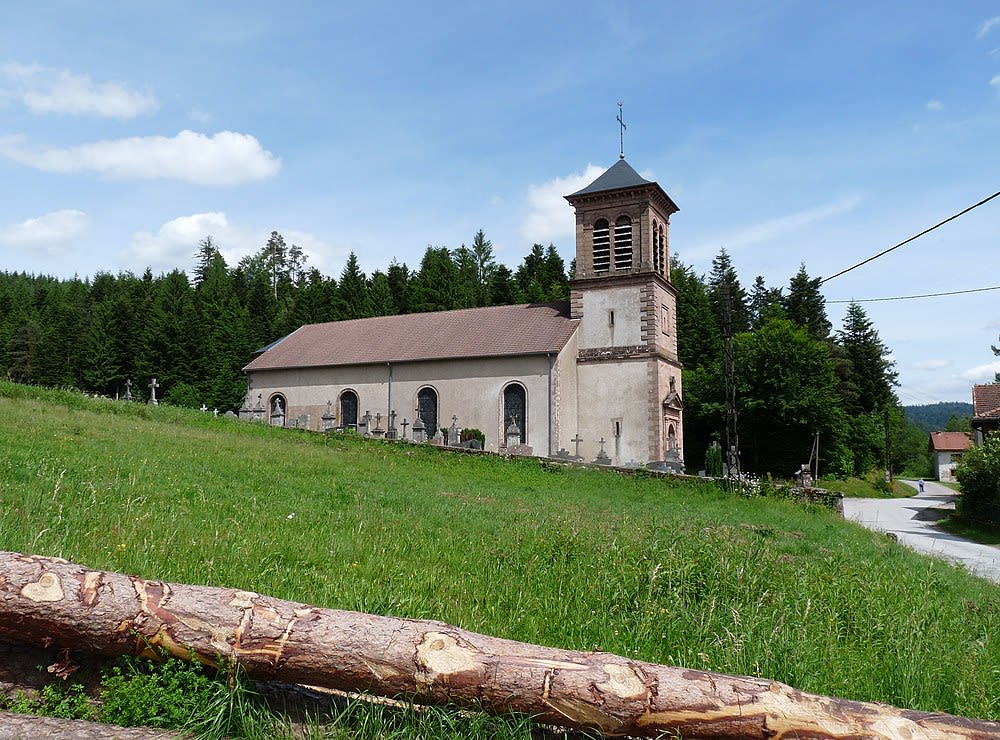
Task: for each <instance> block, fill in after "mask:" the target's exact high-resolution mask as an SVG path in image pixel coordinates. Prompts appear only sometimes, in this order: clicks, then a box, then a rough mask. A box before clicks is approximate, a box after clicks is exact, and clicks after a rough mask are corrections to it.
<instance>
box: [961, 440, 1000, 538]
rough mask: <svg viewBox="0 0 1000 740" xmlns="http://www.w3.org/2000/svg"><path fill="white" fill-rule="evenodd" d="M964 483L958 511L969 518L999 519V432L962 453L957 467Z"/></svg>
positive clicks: (989, 520)
mask: <svg viewBox="0 0 1000 740" xmlns="http://www.w3.org/2000/svg"><path fill="white" fill-rule="evenodd" d="M955 477H956V478H958V482H959V483H961V484H962V495H961V497H960V498H959V514H960V515H961V516H962V517H964V518H966V519H975V520H978V521H984V522H992V523H998V522H1000V434H991V435H988V436H987V437H986V439H985V440H984V441H983V443H982V444H981V445H979V446H978V447H972V448H970V449H969V450H967V451H966V452H965V454H964V455H962V459H961V460H959V462H958V466H957V467H956V468H955Z"/></svg>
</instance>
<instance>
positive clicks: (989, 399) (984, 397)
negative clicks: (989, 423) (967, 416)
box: [972, 383, 1000, 419]
mask: <svg viewBox="0 0 1000 740" xmlns="http://www.w3.org/2000/svg"><path fill="white" fill-rule="evenodd" d="M972 416H973V418H980V419H983V418H985V419H995V418H997V417H1000V383H986V384H985V385H974V386H972Z"/></svg>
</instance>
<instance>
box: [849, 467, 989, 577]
mask: <svg viewBox="0 0 1000 740" xmlns="http://www.w3.org/2000/svg"><path fill="white" fill-rule="evenodd" d="M903 482H904V483H908V484H909V485H911V486H913V487H914V488H916V487H917V482H916V481H903ZM954 508H955V492H954V491H952V490H951V489H950V488H948V487H947V486H942V485H941V484H940V483H935V482H934V481H925V482H924V492H923V493H918V494H917V495H915V496H912V497H910V498H845V499H844V517H845V518H847V519H850V520H851V521H855V522H858V523H859V524H861V525H863V526H865V527H867V528H868V529H874V530H876V531H878V532H891V533H892V534H895V535H896V537H898V538H899V541H900V542H902V543H903V544H905V545H907V546H908V547H910V548H912V549H914V550H916V551H917V552H922V553H927V554H929V555H935V556H937V557H940V558H944V559H945V560H950V561H952V562H956V563H961V564H962V565H964V566H965V567H966V568H968V569H969V570H970V571H972V572H973V573H975V574H977V575H979V576H982V577H983V578H988V579H990V580H991V581H993V582H994V583H1000V548H998V547H993V546H991V545H980V544H978V543H975V542H970V541H969V540H965V539H962V538H961V537H956V536H955V535H953V534H949V533H948V532H945V531H944V530H943V529H939V528H938V527H936V526H934V522H935V521H936V520H938V519H940V518H941V517H942V516H943V515H944V514H943V513H942V512H941V510H942V509H943V510H954Z"/></svg>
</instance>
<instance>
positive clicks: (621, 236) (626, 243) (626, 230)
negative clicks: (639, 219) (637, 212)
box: [615, 216, 632, 270]
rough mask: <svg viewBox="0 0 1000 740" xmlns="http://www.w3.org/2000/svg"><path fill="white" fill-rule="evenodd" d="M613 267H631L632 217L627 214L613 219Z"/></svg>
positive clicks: (620, 268)
mask: <svg viewBox="0 0 1000 740" xmlns="http://www.w3.org/2000/svg"><path fill="white" fill-rule="evenodd" d="M615 269H616V270H631V269H632V219H630V218H629V217H628V216H620V217H619V218H618V220H617V221H615Z"/></svg>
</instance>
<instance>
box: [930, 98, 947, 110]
mask: <svg viewBox="0 0 1000 740" xmlns="http://www.w3.org/2000/svg"><path fill="white" fill-rule="evenodd" d="M927 110H944V103H942V102H941V101H940V100H928V101H927Z"/></svg>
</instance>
